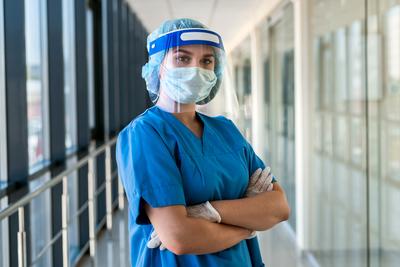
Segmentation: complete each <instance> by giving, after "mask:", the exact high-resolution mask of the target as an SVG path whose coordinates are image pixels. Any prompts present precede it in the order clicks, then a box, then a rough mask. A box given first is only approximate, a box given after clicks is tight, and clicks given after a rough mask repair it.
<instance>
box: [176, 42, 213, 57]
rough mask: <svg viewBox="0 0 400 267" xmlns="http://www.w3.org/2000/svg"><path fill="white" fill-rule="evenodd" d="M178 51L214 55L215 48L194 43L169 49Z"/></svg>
mask: <svg viewBox="0 0 400 267" xmlns="http://www.w3.org/2000/svg"><path fill="white" fill-rule="evenodd" d="M176 52H186V53H189V54H196V55H203V54H207V55H209V54H211V55H213V54H214V48H213V47H211V46H209V45H204V44H194V45H184V46H178V47H173V48H171V49H170V50H169V53H176Z"/></svg>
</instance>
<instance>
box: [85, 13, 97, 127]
mask: <svg viewBox="0 0 400 267" xmlns="http://www.w3.org/2000/svg"><path fill="white" fill-rule="evenodd" d="M93 23H94V22H93V10H92V9H91V8H90V7H88V8H87V9H86V53H87V74H88V76H87V77H88V90H89V91H88V107H89V129H94V127H95V119H96V118H95V102H94V101H95V99H94V98H95V92H94V90H95V89H94V77H95V74H94V49H93V48H94V36H93V33H94V28H93Z"/></svg>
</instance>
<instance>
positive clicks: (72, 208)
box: [67, 157, 80, 266]
mask: <svg viewBox="0 0 400 267" xmlns="http://www.w3.org/2000/svg"><path fill="white" fill-rule="evenodd" d="M77 162H78V160H77V158H76V157H73V158H71V159H70V160H68V161H67V166H68V167H71V166H74V165H76V164H77ZM67 179H68V201H69V202H68V205H69V206H68V209H69V210H68V211H69V215H68V218H69V222H68V242H69V259H70V263H71V266H72V264H73V262H74V261H75V259H76V258H77V256H78V255H79V252H80V247H79V222H78V219H79V216H78V214H77V213H78V173H77V172H73V173H71V174H70V175H68V178H67Z"/></svg>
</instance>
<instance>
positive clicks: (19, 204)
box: [0, 137, 117, 221]
mask: <svg viewBox="0 0 400 267" xmlns="http://www.w3.org/2000/svg"><path fill="white" fill-rule="evenodd" d="M116 142H117V137H114V138H113V139H111V140H110V141H108V142H107V143H104V144H103V145H101V146H99V147H98V148H96V149H95V150H94V151H92V152H90V153H89V154H88V155H86V156H85V157H83V158H82V159H81V160H79V161H78V163H77V164H76V165H75V166H72V167H71V168H69V169H66V170H64V171H62V172H61V173H60V174H58V175H56V176H55V177H54V178H52V179H50V180H49V181H47V182H46V183H44V184H43V185H42V186H40V187H39V188H37V189H36V190H34V191H32V192H30V193H29V194H27V195H25V196H23V197H22V198H21V199H19V200H18V201H17V202H15V203H13V204H11V206H8V207H7V208H5V209H3V210H2V211H1V212H0V221H1V220H3V219H5V218H7V217H10V216H11V215H12V214H14V213H15V212H17V210H18V208H19V207H22V206H25V205H26V204H28V203H29V202H30V201H31V200H32V199H33V198H35V197H37V196H38V195H40V194H41V193H43V192H44V191H46V190H47V189H49V188H52V187H54V186H56V185H57V184H59V183H61V181H62V179H63V177H64V176H68V175H69V174H71V173H72V172H74V171H76V170H79V169H80V168H81V167H82V166H83V165H85V164H87V163H88V161H89V159H90V158H94V157H96V156H97V155H99V154H100V153H102V152H103V151H104V150H105V149H106V147H108V146H112V145H114V144H115V143H116Z"/></svg>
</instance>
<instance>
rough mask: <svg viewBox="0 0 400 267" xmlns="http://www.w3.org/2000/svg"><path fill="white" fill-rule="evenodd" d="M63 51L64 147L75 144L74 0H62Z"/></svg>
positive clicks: (67, 147) (68, 147)
mask: <svg viewBox="0 0 400 267" xmlns="http://www.w3.org/2000/svg"><path fill="white" fill-rule="evenodd" d="M62 16H63V23H62V27H63V53H64V98H65V99H64V101H65V103H64V108H65V147H66V149H71V147H73V146H75V145H76V134H77V133H76V87H75V49H74V48H75V44H74V41H75V38H74V25H75V24H74V1H69V0H63V1H62Z"/></svg>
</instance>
